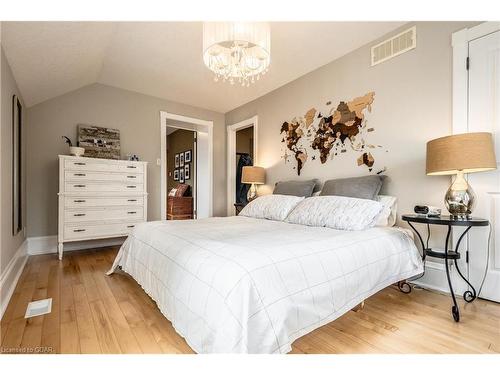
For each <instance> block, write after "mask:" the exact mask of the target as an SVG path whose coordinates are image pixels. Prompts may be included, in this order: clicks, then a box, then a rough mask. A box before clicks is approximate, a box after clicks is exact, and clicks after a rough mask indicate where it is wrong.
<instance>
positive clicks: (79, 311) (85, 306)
mask: <svg viewBox="0 0 500 375" xmlns="http://www.w3.org/2000/svg"><path fill="white" fill-rule="evenodd" d="M73 298H74V301H75V312H76V322H77V327H78V339H79V341H80V351H81V352H82V353H84V354H99V353H101V346H100V345H99V340H98V338H97V332H96V326H95V324H94V320H93V318H92V311H91V309H90V304H89V301H88V298H87V292H86V290H85V286H84V285H83V284H78V285H73Z"/></svg>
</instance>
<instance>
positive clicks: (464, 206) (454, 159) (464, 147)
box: [426, 133, 496, 218]
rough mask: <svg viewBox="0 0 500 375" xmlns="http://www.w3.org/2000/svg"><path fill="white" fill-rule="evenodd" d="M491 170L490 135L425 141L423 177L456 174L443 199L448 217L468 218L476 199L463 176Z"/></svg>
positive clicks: (491, 139)
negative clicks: (424, 175) (424, 173)
mask: <svg viewBox="0 0 500 375" xmlns="http://www.w3.org/2000/svg"><path fill="white" fill-rule="evenodd" d="M493 169H496V159H495V151H494V149H493V138H492V136H491V133H465V134H456V135H449V136H447V137H442V138H437V139H433V140H432V141H429V142H427V162H426V172H427V175H429V176H435V175H454V174H456V178H455V180H454V181H453V183H452V184H451V186H450V188H449V189H448V191H447V192H446V195H445V197H444V203H445V205H446V208H447V209H448V211H449V212H450V214H451V216H452V217H457V218H468V217H470V215H471V213H472V210H473V209H474V205H475V198H476V197H475V194H474V191H473V190H472V188H471V187H470V185H469V184H468V183H467V181H466V180H465V178H464V174H465V173H474V172H484V171H490V170H493Z"/></svg>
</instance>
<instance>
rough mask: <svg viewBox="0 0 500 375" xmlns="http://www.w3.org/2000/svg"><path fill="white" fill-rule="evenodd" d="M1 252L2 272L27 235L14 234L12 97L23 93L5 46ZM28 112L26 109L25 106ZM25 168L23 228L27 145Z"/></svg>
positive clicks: (3, 59)
mask: <svg viewBox="0 0 500 375" xmlns="http://www.w3.org/2000/svg"><path fill="white" fill-rule="evenodd" d="M1 75H2V78H1V106H2V111H1V121H2V123H1V137H0V140H1V146H0V153H1V166H0V171H1V179H0V181H1V186H0V190H1V193H0V197H1V221H0V223H1V236H0V238H1V240H0V241H1V251H0V274H1V273H3V271H4V270H5V268H6V267H7V265H8V264H9V262H10V260H11V259H12V258H13V256H14V254H15V253H16V251H17V249H18V248H19V246H21V244H22V243H23V241H24V240H25V236H24V233H23V231H21V232H19V233H18V234H17V235H16V236H13V235H12V199H13V194H12V96H13V95H17V96H18V97H19V98H20V100H21V103H22V98H21V94H20V92H19V89H18V88H17V84H16V81H15V80H14V77H13V75H12V71H11V69H10V66H9V63H8V61H7V59H6V58H5V54H4V51H3V49H1ZM24 114H26V108H24ZM22 131H23V132H24V136H23V145H24V146H26V137H25V136H26V121H24V124H23V129H22ZM23 150H24V152H23V156H22V170H23V184H22V185H23V194H22V198H21V200H22V203H23V227H25V226H26V183H25V182H26V157H25V156H26V147H23Z"/></svg>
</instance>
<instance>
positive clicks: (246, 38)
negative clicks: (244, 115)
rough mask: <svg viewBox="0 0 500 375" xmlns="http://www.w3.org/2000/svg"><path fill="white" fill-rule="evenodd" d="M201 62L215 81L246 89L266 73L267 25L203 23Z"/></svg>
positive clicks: (269, 42) (268, 46) (269, 47)
mask: <svg viewBox="0 0 500 375" xmlns="http://www.w3.org/2000/svg"><path fill="white" fill-rule="evenodd" d="M203 61H204V63H205V65H206V66H207V67H208V68H209V69H210V70H211V71H213V72H214V74H215V76H214V80H215V81H219V80H222V81H223V82H226V81H228V82H229V83H230V84H232V85H233V84H235V83H238V84H241V85H242V86H247V87H248V86H250V83H254V82H255V81H256V80H259V79H260V77H261V76H262V75H264V74H265V73H266V72H267V71H268V70H269V64H270V62H271V30H270V26H269V23H267V22H204V23H203Z"/></svg>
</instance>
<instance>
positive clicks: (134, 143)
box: [26, 84, 226, 237]
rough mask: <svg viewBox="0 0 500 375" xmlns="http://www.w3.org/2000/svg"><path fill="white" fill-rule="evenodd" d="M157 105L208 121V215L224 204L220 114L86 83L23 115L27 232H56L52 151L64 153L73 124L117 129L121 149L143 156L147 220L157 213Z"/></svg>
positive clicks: (218, 212) (221, 210)
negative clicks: (210, 185)
mask: <svg viewBox="0 0 500 375" xmlns="http://www.w3.org/2000/svg"><path fill="white" fill-rule="evenodd" d="M160 110H164V111H167V112H172V113H176V114H181V115H185V116H189V117H195V118H200V119H204V120H211V121H213V122H214V148H213V149H214V179H213V181H214V186H213V191H214V202H213V204H214V215H215V216H217V215H224V213H225V207H226V206H225V205H226V202H225V201H226V195H225V191H226V176H225V173H226V171H225V169H226V168H225V166H226V154H225V149H226V147H225V143H226V138H225V137H226V132H225V126H224V115H223V114H221V113H217V112H212V111H208V110H204V109H200V108H196V107H192V106H188V105H184V104H179V103H174V102H170V101H167V100H164V99H159V98H155V97H151V96H147V95H142V94H138V93H135V92H131V91H126V90H122V89H118V88H114V87H110V86H106V85H101V84H92V85H89V86H85V87H83V88H80V89H78V90H76V91H73V92H70V93H67V94H64V95H62V96H59V97H57V98H54V99H50V100H48V101H45V102H43V103H40V104H37V105H35V106H33V107H31V108H28V110H27V111H26V115H27V129H28V134H27V147H28V149H29V152H28V170H27V185H28V186H27V190H28V191H27V195H28V223H27V228H28V236H30V237H31V236H47V235H55V234H57V192H58V183H59V181H58V164H57V155H58V154H66V153H67V146H66V145H65V144H64V143H63V141H62V139H61V136H62V135H67V136H69V137H70V138H71V139H72V140H75V137H76V125H77V124H78V123H86V124H93V125H100V126H106V127H111V128H117V129H120V132H121V153H122V156H125V155H126V154H128V153H134V154H137V155H139V156H140V158H141V160H144V161H148V162H149V165H148V193H149V202H148V220H159V219H160V167H159V166H157V165H156V159H157V158H160Z"/></svg>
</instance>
